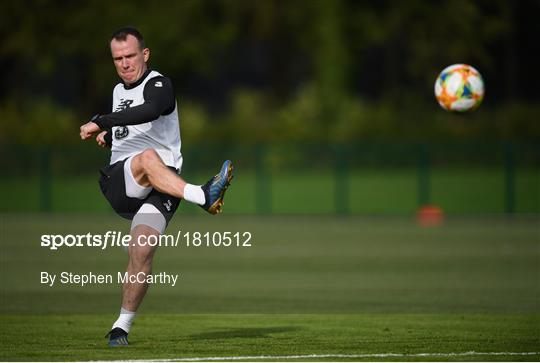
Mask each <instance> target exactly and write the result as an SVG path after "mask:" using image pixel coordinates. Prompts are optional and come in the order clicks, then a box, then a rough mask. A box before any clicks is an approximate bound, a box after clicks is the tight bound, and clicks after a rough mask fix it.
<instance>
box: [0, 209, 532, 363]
mask: <svg viewBox="0 0 540 363" xmlns="http://www.w3.org/2000/svg"><path fill="white" fill-rule="evenodd" d="M182 208H185V205H183V206H182V207H181V210H180V211H179V212H178V213H177V214H176V216H175V218H174V220H173V222H172V224H171V225H170V226H169V229H168V231H167V232H168V233H170V234H176V232H177V231H179V230H182V231H190V232H193V231H200V232H205V231H221V232H223V231H233V232H234V231H239V232H243V231H249V232H251V233H252V236H253V239H252V242H253V246H252V247H250V248H230V247H229V248H225V247H198V248H195V247H185V246H182V247H180V246H178V247H162V248H161V249H159V250H158V252H157V254H156V258H155V264H154V272H155V273H159V272H161V271H165V272H168V273H171V274H176V273H178V274H180V281H179V283H178V284H177V285H176V286H175V287H171V286H169V285H154V286H151V287H150V290H149V294H148V296H147V297H146V299H145V301H144V304H143V306H142V307H141V309H140V311H139V316H138V317H137V319H136V322H135V325H134V328H133V330H132V332H131V333H130V340H131V343H132V345H131V346H130V347H128V348H127V349H114V350H112V349H108V348H106V340H105V339H104V338H103V335H104V334H105V333H106V332H107V330H108V328H109V327H110V325H111V323H112V322H113V320H114V319H115V318H116V314H117V312H118V310H119V301H120V286H119V285H118V284H116V283H114V284H110V285H99V286H98V285H88V286H85V287H80V286H77V285H60V284H58V285H56V286H54V287H47V286H43V285H41V284H40V281H39V273H40V272H41V271H48V272H50V273H60V272H61V271H71V272H75V273H85V272H89V271H92V272H94V273H104V274H105V273H116V272H117V271H123V270H124V268H125V265H126V262H127V261H126V255H125V252H123V251H122V249H121V248H112V249H107V250H105V251H102V250H98V249H96V248H89V247H79V248H63V249H59V250H57V251H50V250H48V249H45V248H43V247H40V246H39V241H40V236H41V235H42V234H63V235H66V234H68V233H73V234H86V233H88V232H92V233H100V234H104V233H105V232H106V231H108V230H113V231H118V230H121V231H123V232H126V231H127V230H128V228H129V223H128V222H127V221H122V220H120V219H119V217H116V216H114V215H112V214H101V215H88V214H81V215H73V214H71V215H62V214H57V215H39V214H4V215H1V216H0V228H1V230H0V232H1V233H0V238H1V240H0V242H1V243H0V246H1V250H0V266H1V274H0V286H1V299H0V334H1V337H2V338H1V341H0V360H99V359H152V358H154V359H157V358H181V357H227V356H259V355H273V356H287V355H309V354H348V355H351V354H368V356H366V357H364V358H362V357H355V358H349V359H347V358H339V357H333V358H332V357H330V358H320V359H317V358H313V359H310V358H309V357H308V358H306V357H304V358H302V360H326V361H327V360H400V361H401V360H475V361H476V360H490V361H492V360H506V361H508V360H540V355H534V356H508V355H501V356H428V357H418V356H414V355H413V356H399V357H394V358H392V357H383V358H377V357H375V356H369V354H378V353H399V354H418V353H463V352H469V351H476V352H540V298H539V297H540V227H539V225H540V224H539V222H540V221H539V218H538V216H530V217H514V218H505V217H496V216H492V217H476V218H472V217H468V218H457V217H454V218H448V219H447V220H446V221H445V223H444V224H443V225H442V226H440V227H438V228H421V227H419V226H418V225H417V224H416V223H415V221H414V220H413V219H412V218H408V217H369V218H368V217H357V216H350V217H344V218H340V217H335V216H324V215H306V216H249V215H220V216H218V217H211V216H206V215H205V216H201V215H192V214H185V213H183V211H184V210H185V209H182ZM281 360H284V358H283V359H281Z"/></svg>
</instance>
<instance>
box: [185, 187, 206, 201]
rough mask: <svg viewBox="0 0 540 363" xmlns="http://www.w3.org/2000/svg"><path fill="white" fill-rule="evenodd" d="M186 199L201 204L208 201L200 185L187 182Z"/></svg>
mask: <svg viewBox="0 0 540 363" xmlns="http://www.w3.org/2000/svg"><path fill="white" fill-rule="evenodd" d="M184 199H185V200H187V201H188V202H191V203H195V204H200V205H203V204H204V203H206V198H205V196H204V192H203V190H202V188H201V186H200V185H193V184H186V186H185V187H184Z"/></svg>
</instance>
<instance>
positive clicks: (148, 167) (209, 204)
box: [131, 149, 234, 214]
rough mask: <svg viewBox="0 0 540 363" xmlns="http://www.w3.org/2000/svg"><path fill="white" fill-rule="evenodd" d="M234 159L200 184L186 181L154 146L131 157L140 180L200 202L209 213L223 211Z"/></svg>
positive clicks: (148, 184) (146, 185) (134, 171)
mask: <svg viewBox="0 0 540 363" xmlns="http://www.w3.org/2000/svg"><path fill="white" fill-rule="evenodd" d="M233 169H234V168H233V165H232V162H231V161H229V160H226V161H225V162H224V163H223V165H222V167H221V170H220V172H219V173H218V174H216V175H215V176H214V177H212V178H211V179H210V180H209V181H208V182H207V183H206V184H204V185H202V186H199V185H193V184H189V183H186V181H185V180H184V179H182V178H181V177H180V176H179V175H178V174H176V173H174V172H173V171H172V170H171V169H169V168H168V167H167V166H166V165H165V164H164V163H163V161H162V160H161V157H160V156H159V155H158V153H157V152H156V151H155V150H153V149H146V150H144V151H143V152H142V153H140V154H138V155H136V156H134V157H133V158H132V160H131V173H132V175H133V178H134V180H135V181H136V183H137V184H139V185H140V186H142V187H150V186H151V187H153V188H155V189H156V190H158V191H160V192H163V193H165V194H169V195H172V196H175V197H178V198H182V199H184V200H186V201H188V202H191V203H195V204H199V205H200V206H201V207H202V208H203V209H204V210H206V211H207V212H208V213H210V214H217V213H219V212H221V208H222V206H223V198H224V196H225V192H226V191H227V188H228V187H229V185H230V183H231V180H232V178H233Z"/></svg>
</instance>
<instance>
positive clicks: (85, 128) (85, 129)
mask: <svg viewBox="0 0 540 363" xmlns="http://www.w3.org/2000/svg"><path fill="white" fill-rule="evenodd" d="M99 130H100V129H99V126H98V125H96V124H95V123H93V122H92V121H90V122H87V123H85V124H84V125H82V126H81V133H80V135H81V140H86V139H89V138H91V137H92V135H94V134H95V133H96V132H98V131H99Z"/></svg>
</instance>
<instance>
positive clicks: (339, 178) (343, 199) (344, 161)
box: [334, 145, 349, 214]
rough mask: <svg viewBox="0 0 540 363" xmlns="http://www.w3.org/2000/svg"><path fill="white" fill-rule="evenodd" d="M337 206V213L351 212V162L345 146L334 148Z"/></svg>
mask: <svg viewBox="0 0 540 363" xmlns="http://www.w3.org/2000/svg"><path fill="white" fill-rule="evenodd" d="M334 165H335V168H334V178H335V183H334V185H335V190H334V196H335V199H334V200H335V208H336V213H337V214H348V213H349V163H348V155H347V150H346V148H345V147H343V146H341V145H336V147H335V148H334Z"/></svg>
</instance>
